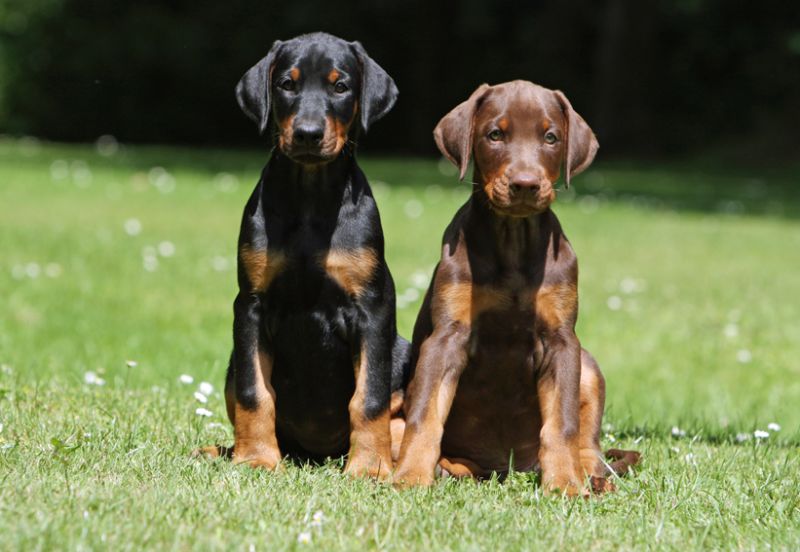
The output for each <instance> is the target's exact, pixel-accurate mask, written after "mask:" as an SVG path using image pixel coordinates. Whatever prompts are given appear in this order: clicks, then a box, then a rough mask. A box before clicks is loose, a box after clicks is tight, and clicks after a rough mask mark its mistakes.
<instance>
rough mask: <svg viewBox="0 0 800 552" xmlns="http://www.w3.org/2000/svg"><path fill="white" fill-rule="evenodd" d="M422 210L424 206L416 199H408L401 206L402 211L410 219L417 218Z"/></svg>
mask: <svg viewBox="0 0 800 552" xmlns="http://www.w3.org/2000/svg"><path fill="white" fill-rule="evenodd" d="M424 210H425V207H424V206H423V205H422V202H421V201H419V200H417V199H409V200H408V201H406V204H405V205H404V206H403V211H404V212H405V214H406V216H407V217H408V218H411V219H415V218H419V217H420V216H421V215H422V212H423V211H424Z"/></svg>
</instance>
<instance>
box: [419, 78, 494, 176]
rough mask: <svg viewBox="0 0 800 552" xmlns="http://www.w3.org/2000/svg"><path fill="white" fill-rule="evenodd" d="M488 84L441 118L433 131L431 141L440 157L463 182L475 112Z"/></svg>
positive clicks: (469, 153) (470, 152) (470, 149)
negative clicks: (451, 165) (447, 161)
mask: <svg viewBox="0 0 800 552" xmlns="http://www.w3.org/2000/svg"><path fill="white" fill-rule="evenodd" d="M489 88H491V87H490V86H489V85H488V84H482V85H480V86H479V87H478V88H477V89H476V90H475V92H473V93H472V95H470V97H469V99H468V100H467V101H465V102H462V103H460V104H458V105H457V106H456V107H455V108H454V109H453V110H452V111H451V112H450V113H448V114H447V115H445V116H444V117H442V120H441V121H439V124H438V125H436V128H435V129H433V139H434V140H436V146H437V147H438V148H439V151H441V152H442V155H444V156H445V157H447V158H448V159H449V160H450V161H451V162H452V163H453V164H454V165H455V166H456V167H458V171H459V174H458V178H459V179H460V180H464V174H465V173H466V172H467V166H468V165H469V158H470V155H471V154H472V133H473V131H474V130H475V112H476V111H477V110H478V106H479V105H480V103H481V101H482V100H483V98H484V96H485V95H486V92H487V91H488V90H489Z"/></svg>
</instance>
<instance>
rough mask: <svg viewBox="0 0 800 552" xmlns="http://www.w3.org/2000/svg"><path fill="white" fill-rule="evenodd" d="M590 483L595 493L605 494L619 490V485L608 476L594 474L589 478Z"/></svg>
mask: <svg viewBox="0 0 800 552" xmlns="http://www.w3.org/2000/svg"><path fill="white" fill-rule="evenodd" d="M589 483H590V485H591V487H592V493H593V494H597V495H600V494H605V493H613V492H614V491H616V490H617V486H616V485H614V482H613V481H611V479H609V478H607V477H598V476H595V475H593V476H592V477H590V478H589Z"/></svg>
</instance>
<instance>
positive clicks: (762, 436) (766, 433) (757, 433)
mask: <svg viewBox="0 0 800 552" xmlns="http://www.w3.org/2000/svg"><path fill="white" fill-rule="evenodd" d="M753 437H755V438H756V439H766V438H767V437H769V431H764V430H763V429H757V430H755V431H754V432H753Z"/></svg>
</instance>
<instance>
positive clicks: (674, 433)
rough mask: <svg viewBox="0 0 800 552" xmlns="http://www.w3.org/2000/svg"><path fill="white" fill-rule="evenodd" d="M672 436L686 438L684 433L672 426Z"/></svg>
mask: <svg viewBox="0 0 800 552" xmlns="http://www.w3.org/2000/svg"><path fill="white" fill-rule="evenodd" d="M672 436H673V437H686V431H685V430H683V429H681V428H679V427H678V426H672Z"/></svg>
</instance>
